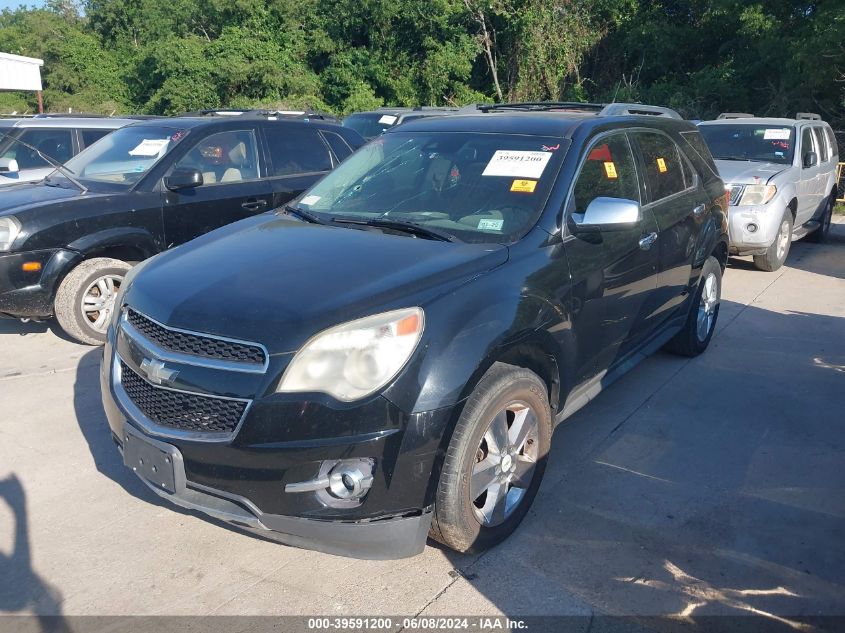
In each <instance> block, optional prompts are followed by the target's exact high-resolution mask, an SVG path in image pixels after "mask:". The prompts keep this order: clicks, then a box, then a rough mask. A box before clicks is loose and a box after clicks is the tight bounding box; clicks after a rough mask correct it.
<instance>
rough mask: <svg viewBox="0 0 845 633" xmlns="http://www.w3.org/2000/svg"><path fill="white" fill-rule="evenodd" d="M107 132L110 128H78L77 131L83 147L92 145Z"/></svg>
mask: <svg viewBox="0 0 845 633" xmlns="http://www.w3.org/2000/svg"><path fill="white" fill-rule="evenodd" d="M109 132H111V130H79V133H80V134H81V135H82V145H83V146H84V147H88V146H89V145H93V144H94V143H96V142H97V141H99V140H100V139H101V138H103V137H104V136H105V135H106V134H108V133H109Z"/></svg>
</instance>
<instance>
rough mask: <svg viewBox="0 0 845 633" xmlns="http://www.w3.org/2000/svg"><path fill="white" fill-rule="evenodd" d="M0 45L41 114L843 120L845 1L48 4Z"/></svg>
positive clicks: (12, 96) (4, 107) (7, 98)
mask: <svg viewBox="0 0 845 633" xmlns="http://www.w3.org/2000/svg"><path fill="white" fill-rule="evenodd" d="M0 51H4V52H10V53H17V54H20V55H27V56H32V57H40V58H43V59H44V62H45V64H44V69H43V77H44V83H45V90H44V101H45V105H46V107H47V108H49V109H51V110H66V109H67V108H73V109H74V111H81V110H84V111H96V112H104V113H111V112H128V111H137V112H149V113H167V114H170V113H178V112H184V111H186V110H193V109H197V108H204V107H245V106H254V105H260V106H272V107H278V106H286V107H294V106H296V107H301V106H310V107H314V108H320V109H326V110H331V111H333V112H337V113H346V112H350V111H353V110H360V109H365V108H371V107H374V106H378V105H382V104H394V105H417V104H430V105H439V104H464V103H470V102H479V101H491V100H501V101H507V100H525V99H532V100H542V99H564V100H594V101H611V100H616V101H642V102H649V103H655V104H661V105H669V106H672V107H675V108H677V109H679V110H680V111H681V112H683V113H684V114H685V115H687V116H689V117H711V116H713V115H715V114H717V113H718V112H720V111H723V110H731V111H747V112H754V113H757V114H761V115H762V114H772V115H794V113H795V111H797V110H808V111H814V112H819V113H821V114H822V115H823V116H824V118H826V119H827V120H830V121H832V122H834V123H835V124H837V125H840V126H842V125H845V0H820V1H819V2H800V1H798V0H766V1H765V2H762V1H757V2H755V1H753V0H711V1H709V2H708V1H704V0H86V1H85V2H83V3H81V4H77V3H76V2H74V0H49V1H48V3H47V5H46V7H45V8H43V9H39V10H27V9H23V8H21V9H18V10H15V11H4V12H2V13H0ZM34 108H35V95H32V94H25V93H0V112H2V111H9V110H18V111H24V110H27V109H28V110H29V111H34Z"/></svg>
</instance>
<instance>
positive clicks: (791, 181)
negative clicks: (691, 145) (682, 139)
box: [699, 112, 839, 271]
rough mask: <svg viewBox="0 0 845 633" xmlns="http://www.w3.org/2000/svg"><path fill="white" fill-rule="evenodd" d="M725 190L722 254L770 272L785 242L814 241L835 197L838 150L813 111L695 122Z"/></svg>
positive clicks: (782, 256)
mask: <svg viewBox="0 0 845 633" xmlns="http://www.w3.org/2000/svg"><path fill="white" fill-rule="evenodd" d="M699 130H701V134H702V136H703V137H704V139H705V140H706V141H707V144H708V146H709V148H710V151H711V153H712V154H713V158H714V159H715V161H716V166H717V168H718V170H719V174H720V176H721V177H722V180H724V181H725V183H726V186H727V189H728V191H729V192H730V212H729V220H730V243H731V246H730V252H731V254H733V255H753V256H754V264H755V265H756V266H757V268H759V269H760V270H767V271H772V270H777V269H778V268H780V267H781V266H782V265H783V263H784V261H785V260H786V256H787V255H788V254H789V246H790V244H791V243H792V241H793V240H797V239H801V238H802V237H804V236H809V237H808V239H810V240H813V241H817V242H822V241H824V240H825V238H826V237H827V234H828V231H829V229H830V218H831V215H832V213H833V205H834V202H835V200H836V186H837V185H836V165H837V161H838V156H839V150H838V148H837V144H836V137H835V136H834V134H833V130H832V129H831V128H830V126H829V125H828V124H827V123H825V122H824V121H822V120H821V117H819V115H817V114H810V113H802V112H799V113H798V115H797V116H796V117H795V118H794V119H775V118H761V117H754V116H752V115H750V114H740V113H726V114H722V115H720V116H719V118H718V119H717V120H716V121H705V122H702V123H700V124H699Z"/></svg>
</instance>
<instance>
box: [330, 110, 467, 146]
mask: <svg viewBox="0 0 845 633" xmlns="http://www.w3.org/2000/svg"><path fill="white" fill-rule="evenodd" d="M465 111H466V110H465V109H461V108H439V107H435V106H417V107H416V108H403V107H397V108H390V107H384V108H379V109H378V110H370V111H368V112H354V113H352V114H350V115H349V116H347V117H346V118H345V119H343V126H344V127H348V128H351V129H353V130H355V131H356V132H358V134H360V135H361V136H363V137H364V138H365V139H367V140H368V141H369V140H372V139H374V138H375V137H377V136H379V135H381V134H383V133H384V132H386V131H387V130H389V129H390V128H392V127H396V126H397V125H402V124H403V123H410V122H411V121H416V120H417V119H422V118H425V117H430V116H447V115H450V114H458V113H461V112H465Z"/></svg>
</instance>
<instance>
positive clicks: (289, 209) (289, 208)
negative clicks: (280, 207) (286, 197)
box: [284, 204, 328, 224]
mask: <svg viewBox="0 0 845 633" xmlns="http://www.w3.org/2000/svg"><path fill="white" fill-rule="evenodd" d="M284 210H285V213H287V214H288V215H293V216H296V217H298V218H299V219H300V220H305V221H306V222H310V223H311V224H328V222H326V221H325V220H322V219H320V218H318V217H317V216H316V215H314V214H313V213H311V212H310V211H306V210H305V209H302V208H300V207H295V206H293V205H292V204H286V205H285V206H284Z"/></svg>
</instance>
